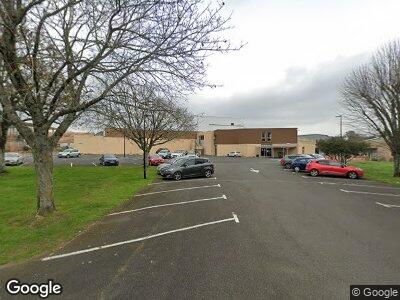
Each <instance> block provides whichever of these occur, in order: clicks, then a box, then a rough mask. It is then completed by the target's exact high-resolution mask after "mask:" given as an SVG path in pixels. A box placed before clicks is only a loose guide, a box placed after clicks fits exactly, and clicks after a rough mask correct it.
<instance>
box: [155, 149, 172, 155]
mask: <svg viewBox="0 0 400 300" xmlns="http://www.w3.org/2000/svg"><path fill="white" fill-rule="evenodd" d="M160 151H167V152H171V151H169V149H168V148H158V149H157V151H156V154H158V153H160Z"/></svg>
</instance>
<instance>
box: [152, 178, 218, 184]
mask: <svg viewBox="0 0 400 300" xmlns="http://www.w3.org/2000/svg"><path fill="white" fill-rule="evenodd" d="M201 180H217V177H211V178H200V179H190V180H187V179H186V180H180V181H176V180H174V181H164V182H152V183H149V185H157V184H167V183H182V182H192V181H201Z"/></svg>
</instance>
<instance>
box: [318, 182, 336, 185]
mask: <svg viewBox="0 0 400 300" xmlns="http://www.w3.org/2000/svg"><path fill="white" fill-rule="evenodd" d="M318 183H319V184H330V185H335V184H337V183H336V182H327V181H319V182H318Z"/></svg>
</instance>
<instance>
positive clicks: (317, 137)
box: [299, 134, 330, 141]
mask: <svg viewBox="0 0 400 300" xmlns="http://www.w3.org/2000/svg"><path fill="white" fill-rule="evenodd" d="M299 138H304V139H308V140H316V141H318V140H326V139H329V138H330V136H329V135H326V134H301V135H299Z"/></svg>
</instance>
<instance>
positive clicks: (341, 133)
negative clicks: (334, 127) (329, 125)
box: [336, 115, 343, 138]
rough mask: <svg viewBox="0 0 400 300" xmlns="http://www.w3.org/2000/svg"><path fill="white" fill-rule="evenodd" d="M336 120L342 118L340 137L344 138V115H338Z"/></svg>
mask: <svg viewBox="0 0 400 300" xmlns="http://www.w3.org/2000/svg"><path fill="white" fill-rule="evenodd" d="M336 118H340V137H341V138H342V137H343V115H337V116H336Z"/></svg>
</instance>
